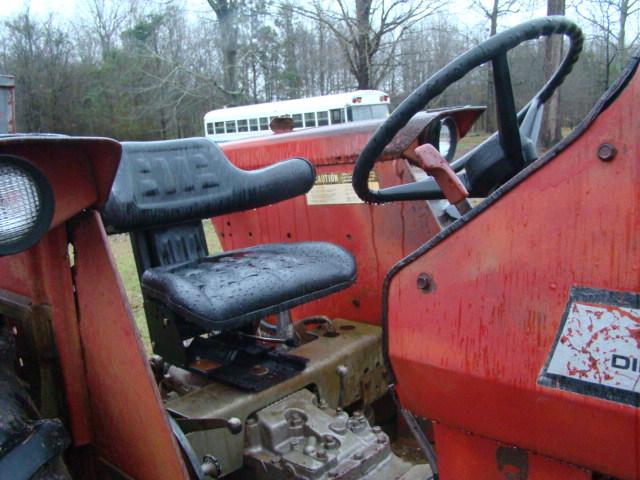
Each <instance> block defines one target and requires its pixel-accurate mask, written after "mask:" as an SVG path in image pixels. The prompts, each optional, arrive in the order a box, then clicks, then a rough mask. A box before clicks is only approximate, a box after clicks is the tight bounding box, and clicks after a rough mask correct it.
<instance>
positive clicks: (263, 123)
mask: <svg viewBox="0 0 640 480" xmlns="http://www.w3.org/2000/svg"><path fill="white" fill-rule="evenodd" d="M260 130H269V119H268V118H267V117H262V118H260Z"/></svg>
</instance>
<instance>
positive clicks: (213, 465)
mask: <svg viewBox="0 0 640 480" xmlns="http://www.w3.org/2000/svg"><path fill="white" fill-rule="evenodd" d="M201 468H202V473H203V474H204V475H205V476H207V477H210V478H219V477H220V475H222V468H221V467H220V462H218V459H217V458H216V457H214V456H213V455H205V456H204V457H203V459H202V466H201Z"/></svg>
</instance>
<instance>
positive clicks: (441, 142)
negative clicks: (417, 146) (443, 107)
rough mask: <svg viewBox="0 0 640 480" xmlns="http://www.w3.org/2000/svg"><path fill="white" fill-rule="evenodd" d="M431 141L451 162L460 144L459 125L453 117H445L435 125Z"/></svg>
mask: <svg viewBox="0 0 640 480" xmlns="http://www.w3.org/2000/svg"><path fill="white" fill-rule="evenodd" d="M429 143H430V144H431V145H433V146H434V147H436V149H437V150H438V151H439V152H440V155H442V156H443V157H444V158H445V159H446V160H447V163H451V161H452V160H453V157H454V156H455V154H456V147H457V146H458V125H457V124H456V121H455V120H454V118H453V117H444V118H443V119H441V120H440V121H439V122H436V123H435V124H434V125H433V127H432V130H431V132H429Z"/></svg>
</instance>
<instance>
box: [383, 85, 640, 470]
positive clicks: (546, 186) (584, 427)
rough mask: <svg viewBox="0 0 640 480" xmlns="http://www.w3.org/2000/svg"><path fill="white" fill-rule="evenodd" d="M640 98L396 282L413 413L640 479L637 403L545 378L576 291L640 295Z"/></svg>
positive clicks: (405, 390)
mask: <svg viewBox="0 0 640 480" xmlns="http://www.w3.org/2000/svg"><path fill="white" fill-rule="evenodd" d="M638 99H640V76H638V75H636V78H635V79H634V80H633V81H632V83H631V84H630V85H628V86H627V87H626V89H625V90H624V91H623V92H622V93H621V95H620V96H619V97H618V99H617V100H616V101H615V102H614V103H613V104H612V105H611V106H610V107H609V108H608V109H607V110H605V111H604V112H603V113H602V114H601V115H600V116H599V117H598V118H597V119H596V121H595V122H594V123H593V124H592V125H591V126H589V127H588V129H587V131H586V132H585V133H583V135H582V136H581V137H580V138H579V139H577V140H576V141H575V143H573V144H572V145H570V146H569V147H567V148H566V149H565V150H564V151H563V152H561V153H560V154H559V156H558V157H556V158H555V159H553V160H552V161H550V162H549V163H547V164H546V165H545V166H543V167H542V168H541V169H539V170H537V171H536V172H534V173H533V174H532V175H530V176H529V177H528V178H526V179H525V180H524V181H523V182H522V183H521V184H519V185H518V186H516V187H515V188H514V189H513V190H512V191H510V192H508V193H507V194H505V195H504V196H502V197H501V198H500V199H499V200H498V201H497V202H496V203H495V204H494V205H492V206H490V207H489V208H488V209H487V210H485V211H483V212H482V213H480V214H479V215H478V216H476V217H475V218H473V219H472V220H471V221H470V222H469V223H468V224H467V225H465V226H463V227H462V229H461V230H459V231H458V232H456V233H454V234H452V235H450V236H449V237H447V238H446V239H445V240H444V241H442V242H440V243H439V244H437V245H436V246H435V247H434V248H433V249H431V250H429V251H428V252H427V253H426V254H424V255H423V256H422V257H420V258H419V259H418V260H416V261H415V262H413V263H411V264H409V265H408V266H407V267H406V268H404V269H403V270H401V271H400V272H399V273H398V275H396V276H395V278H394V279H393V281H392V284H391V290H390V297H389V301H390V303H389V335H390V341H389V351H390V356H391V360H392V364H393V366H394V370H395V373H396V375H397V380H398V390H399V393H400V396H401V399H402V401H403V403H404V405H405V406H407V407H408V408H410V409H411V410H412V411H414V412H416V413H417V414H419V415H421V416H425V417H428V418H432V419H435V420H437V421H439V422H442V423H444V424H446V425H450V426H457V427H460V428H462V429H464V430H467V431H471V432H474V433H476V434H478V435H482V436H485V437H489V438H493V439H496V440H498V441H502V442H505V443H508V444H512V445H517V446H519V447H522V448H525V449H527V450H531V451H534V452H537V453H541V454H544V455H546V456H549V457H553V458H556V459H560V460H564V461H567V462H570V463H573V464H576V465H582V466H585V467H588V468H590V469H592V470H595V471H600V472H605V473H608V474H612V475H615V476H618V477H621V478H640V438H639V434H638V432H640V416H639V415H638V409H637V408H635V407H633V406H629V405H625V404H622V403H615V402H612V401H607V400H603V399H599V398H595V397H588V396H584V395H580V394H577V393H572V392H567V391H563V390H560V389H555V388H548V387H542V386H539V385H538V383H537V379H538V375H539V374H540V372H541V370H542V368H543V367H544V365H545V362H546V360H547V358H548V356H549V354H550V352H551V349H552V345H553V342H554V339H555V336H556V334H557V332H558V329H559V325H560V322H561V319H562V317H563V311H564V309H565V306H566V305H567V301H568V297H569V291H570V289H571V288H572V287H573V286H576V285H580V286H588V287H594V288H602V289H607V290H618V291H628V292H639V291H640V237H639V236H638V232H639V231H640V161H639V159H640V143H639V142H638V132H639V131H640V117H638V115H637V112H638V109H639V108H640V104H639V102H638ZM603 143H611V144H613V145H614V146H615V147H616V148H617V150H618V154H617V156H616V157H615V159H614V160H613V161H609V162H604V161H602V160H600V159H599V158H598V155H597V150H598V147H599V146H600V145H601V144H603ZM423 272H424V273H428V274H430V275H432V277H433V281H434V284H435V289H434V290H433V291H431V292H430V293H424V292H422V291H420V290H418V289H417V288H416V278H417V276H418V275H419V274H421V273H423ZM445 448H446V447H445Z"/></svg>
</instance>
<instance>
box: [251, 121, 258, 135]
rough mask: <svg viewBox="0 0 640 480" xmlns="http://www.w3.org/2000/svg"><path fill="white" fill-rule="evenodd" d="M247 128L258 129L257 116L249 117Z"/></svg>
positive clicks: (253, 130)
mask: <svg viewBox="0 0 640 480" xmlns="http://www.w3.org/2000/svg"><path fill="white" fill-rule="evenodd" d="M249 130H251V131H252V132H257V131H258V119H257V118H250V119H249Z"/></svg>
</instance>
